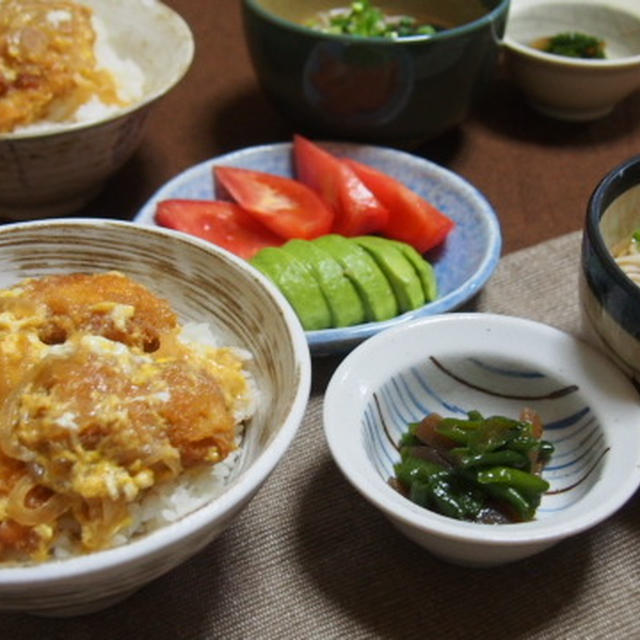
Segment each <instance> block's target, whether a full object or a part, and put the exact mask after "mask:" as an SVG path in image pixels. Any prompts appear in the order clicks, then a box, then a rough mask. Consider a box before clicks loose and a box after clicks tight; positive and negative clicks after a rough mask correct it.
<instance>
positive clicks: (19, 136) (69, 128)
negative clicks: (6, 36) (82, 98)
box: [0, 0, 195, 143]
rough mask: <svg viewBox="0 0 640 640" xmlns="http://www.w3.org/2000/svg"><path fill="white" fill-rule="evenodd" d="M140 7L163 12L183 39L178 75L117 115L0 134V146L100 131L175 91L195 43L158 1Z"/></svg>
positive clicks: (180, 21) (178, 17)
mask: <svg viewBox="0 0 640 640" xmlns="http://www.w3.org/2000/svg"><path fill="white" fill-rule="evenodd" d="M140 6H141V7H142V8H146V9H149V8H154V9H157V10H158V11H162V12H164V13H165V14H166V15H167V16H170V17H171V20H172V21H173V23H174V25H175V26H177V27H178V28H179V29H180V32H181V36H182V38H184V40H183V42H182V44H183V46H184V59H183V60H182V64H181V67H180V71H179V72H178V73H176V74H175V75H174V76H172V78H171V79H170V81H169V82H168V83H167V84H166V85H165V86H163V87H160V88H158V89H157V90H156V91H153V92H152V93H149V94H147V95H145V96H144V97H143V99H142V100H138V101H135V102H133V103H132V104H130V105H129V106H127V107H123V108H122V109H118V110H117V111H115V112H113V113H110V114H109V115H106V116H104V117H102V118H98V119H96V120H90V121H87V122H73V123H70V124H68V125H66V126H65V127H56V128H55V129H51V130H50V131H47V130H38V131H18V132H16V133H0V143H2V142H5V141H6V142H12V141H14V140H15V141H18V140H32V139H35V138H51V137H54V136H63V135H66V134H69V133H74V132H77V131H84V130H86V129H93V128H96V127H101V126H104V125H107V124H109V123H111V122H114V121H116V120H121V119H124V118H127V117H128V116H130V115H131V114H132V113H134V112H136V111H139V110H141V109H143V108H145V107H147V106H148V105H150V104H152V103H153V102H155V101H156V100H158V99H160V98H161V97H162V96H164V95H166V94H167V93H169V91H171V89H172V88H173V87H175V86H176V85H177V84H178V83H179V82H180V81H181V80H182V78H184V76H185V75H186V73H187V71H189V68H190V67H191V63H192V62H193V58H194V55H195V41H194V38H193V33H192V32H191V29H190V27H189V25H188V24H187V22H186V21H185V19H184V18H183V17H182V16H181V15H180V14H179V13H178V12H177V11H175V10H174V9H172V8H171V7H169V6H168V5H166V4H164V3H163V2H160V0H152V2H146V1H145V0H142V1H141V2H140Z"/></svg>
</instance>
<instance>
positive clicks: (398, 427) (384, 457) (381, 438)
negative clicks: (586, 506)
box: [363, 357, 607, 518]
mask: <svg viewBox="0 0 640 640" xmlns="http://www.w3.org/2000/svg"><path fill="white" fill-rule="evenodd" d="M446 369H448V370H450V369H453V370H455V376H456V378H458V379H457V380H456V379H454V378H452V376H448V375H447V373H446V372H443V371H442V370H441V369H440V368H438V367H437V366H436V365H435V364H434V363H433V362H432V361H431V360H430V359H429V358H424V359H423V361H422V362H421V364H420V365H418V366H412V367H410V368H408V369H406V370H404V371H400V372H398V373H396V374H395V375H394V376H392V377H391V378H390V379H389V380H387V381H386V382H385V384H384V385H382V386H381V387H380V388H379V389H377V390H376V392H375V394H374V396H375V397H372V398H371V399H370V401H369V405H368V406H367V410H366V412H365V418H364V424H363V438H364V440H365V447H366V451H367V454H368V455H369V457H370V459H371V461H372V463H373V465H374V466H375V468H376V470H377V472H378V473H379V475H380V476H381V477H382V478H383V479H384V480H385V481H387V480H388V479H389V478H390V477H391V476H392V475H393V465H394V463H395V462H396V461H398V460H399V453H398V450H397V443H398V440H399V439H400V436H401V435H402V433H404V432H405V431H406V430H407V427H408V424H409V423H410V422H415V421H417V420H420V419H421V418H422V417H423V416H424V415H426V414H428V413H431V412H438V413H441V414H442V415H459V414H461V413H462V414H465V413H466V412H467V411H469V410H472V409H477V408H478V407H477V406H475V405H474V404H473V403H474V402H480V401H482V402H485V403H487V404H488V405H490V406H491V407H492V410H491V413H492V414H494V415H507V416H510V417H517V414H518V413H519V409H517V408H516V404H515V403H514V401H513V400H510V399H509V398H502V397H499V396H498V395H496V396H491V394H488V393H486V392H483V391H482V390H478V389H476V388H473V387H486V388H490V389H491V390H492V391H493V392H495V393H496V394H504V395H506V396H508V395H509V394H512V395H514V396H518V395H527V393H528V392H529V391H530V389H531V385H532V384H534V385H535V388H536V392H537V393H538V394H539V395H543V396H544V395H545V394H548V395H550V396H552V394H553V392H554V391H557V389H558V388H560V387H562V386H566V385H564V384H560V383H559V382H558V380H557V379H555V378H554V377H553V376H550V375H547V374H545V373H544V372H532V371H530V370H527V369H526V368H525V367H524V366H518V365H517V364H513V363H504V362H501V361H498V360H495V361H494V360H493V359H491V358H477V357H474V358H465V359H463V360H459V361H454V362H452V363H446ZM487 396H491V397H488V398H487ZM470 402H471V403H472V404H469V403H470ZM520 404H522V403H520ZM527 406H530V407H531V408H532V409H534V410H536V411H538V413H539V414H540V415H541V417H542V419H543V423H544V424H545V433H544V438H545V439H546V440H549V441H551V442H552V443H553V444H554V446H555V453H554V455H553V456H552V458H551V461H550V463H549V464H548V465H547V467H546V469H545V470H544V473H543V476H544V477H545V479H546V480H547V481H548V482H549V483H550V485H551V488H550V493H549V494H548V495H545V496H544V497H543V499H542V503H541V505H540V507H539V509H538V514H537V517H538V518H544V517H545V515H546V514H551V513H558V512H561V511H564V510H566V509H570V508H571V506H572V505H574V504H576V503H578V502H579V501H580V499H581V497H582V496H583V495H584V494H585V493H586V492H587V491H588V489H589V487H590V486H591V485H592V484H593V483H594V482H595V481H596V480H597V478H598V475H599V472H600V470H601V469H602V466H603V465H604V464H605V463H606V455H605V454H606V451H607V442H606V439H605V437H604V432H603V429H602V427H601V425H600V424H599V422H598V419H597V417H596V416H595V415H594V413H593V412H592V411H591V409H590V407H589V406H588V404H587V402H586V399H585V398H583V397H582V396H581V394H580V393H579V389H576V391H575V392H573V393H570V394H568V395H564V396H561V397H553V396H552V397H550V398H544V399H542V400H536V402H534V403H533V406H532V405H531V403H527ZM520 408H522V407H520ZM514 411H515V412H516V413H514Z"/></svg>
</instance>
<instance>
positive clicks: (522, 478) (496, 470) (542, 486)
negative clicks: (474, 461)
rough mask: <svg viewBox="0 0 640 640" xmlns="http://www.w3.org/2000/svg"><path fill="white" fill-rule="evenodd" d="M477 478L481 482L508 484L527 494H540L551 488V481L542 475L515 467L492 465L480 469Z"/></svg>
mask: <svg viewBox="0 0 640 640" xmlns="http://www.w3.org/2000/svg"><path fill="white" fill-rule="evenodd" d="M476 480H477V481H478V482H479V483H480V484H504V485H508V486H510V487H513V488H514V489H517V490H518V491H520V492H521V493H526V494H536V493H538V494H540V493H544V492H545V491H547V490H548V489H549V483H548V482H547V481H546V480H544V479H543V478H541V477H540V476H537V475H535V474H533V473H528V472H527V471H522V470H521V469H514V468H513V467H491V468H490V469H484V470H482V471H478V473H477V475H476Z"/></svg>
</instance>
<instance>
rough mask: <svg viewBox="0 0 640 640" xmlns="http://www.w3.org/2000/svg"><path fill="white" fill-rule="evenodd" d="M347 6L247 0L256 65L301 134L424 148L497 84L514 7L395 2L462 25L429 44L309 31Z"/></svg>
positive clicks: (496, 2) (471, 1)
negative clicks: (315, 19)
mask: <svg viewBox="0 0 640 640" xmlns="http://www.w3.org/2000/svg"><path fill="white" fill-rule="evenodd" d="M350 1H351V0H346V1H345V2H343V3H342V2H341V1H340V0H304V1H303V2H292V1H291V0H243V15H244V25H245V33H246V38H247V42H248V45H249V50H250V53H251V57H252V60H253V64H254V66H255V69H256V73H257V75H258V78H259V80H260V83H261V85H262V87H263V89H264V91H265V92H266V93H267V95H268V96H269V97H270V98H271V99H272V100H273V101H274V102H275V104H276V106H277V107H278V108H279V109H280V110H281V111H282V112H283V113H284V114H285V116H287V117H288V118H289V119H290V120H291V121H292V122H293V123H294V124H295V126H296V127H298V128H299V129H300V130H303V131H307V132H313V133H317V134H322V135H328V136H332V137H336V138H351V139H361V140H368V141H374V142H375V141H377V142H389V143H412V142H420V141H424V140H427V139H429V138H433V137H435V136H437V135H439V134H441V133H444V132H445V131H447V130H449V129H451V128H453V127H455V126H456V125H457V124H459V123H460V122H461V121H462V120H463V119H464V118H465V116H466V115H467V113H468V111H469V109H470V108H471V107H472V105H473V104H474V102H475V100H476V99H477V98H478V97H479V96H480V95H481V94H482V92H483V91H484V90H485V89H486V88H487V85H488V83H489V81H490V80H491V78H492V76H493V73H494V71H495V67H496V62H497V56H498V51H499V48H500V40H501V38H502V35H503V33H504V29H505V23H506V19H507V13H508V9H509V0H405V1H404V2H398V3H396V2H394V3H393V6H394V10H395V9H396V5H397V7H398V9H399V10H401V11H402V12H403V13H410V10H411V8H412V7H415V13H414V15H417V14H419V13H420V12H423V13H427V14H428V15H430V16H433V21H434V22H438V23H440V24H457V25H458V26H453V27H451V28H447V29H445V30H443V31H439V32H438V33H436V34H435V35H432V36H412V37H409V38H402V39H396V40H390V39H386V38H362V37H354V36H341V35H329V34H325V33H320V32H318V31H315V30H313V29H311V28H309V27H306V26H304V23H305V20H306V19H308V18H309V17H310V16H311V15H313V14H314V13H315V12H317V11H321V10H326V9H328V8H332V7H336V6H348V5H349V4H350ZM373 4H374V5H377V4H378V3H376V2H375V1H374V2H373ZM387 4H388V3H387Z"/></svg>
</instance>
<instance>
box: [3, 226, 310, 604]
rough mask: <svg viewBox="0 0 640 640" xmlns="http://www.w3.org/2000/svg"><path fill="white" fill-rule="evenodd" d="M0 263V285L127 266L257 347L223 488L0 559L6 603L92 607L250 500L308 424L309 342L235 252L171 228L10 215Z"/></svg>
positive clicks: (195, 547) (177, 555) (198, 545)
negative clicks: (131, 523) (57, 552)
mask: <svg viewBox="0 0 640 640" xmlns="http://www.w3.org/2000/svg"><path fill="white" fill-rule="evenodd" d="M0 267H1V268H0V274H1V275H0V287H1V288H6V287H9V286H11V285H13V284H15V283H17V282H18V281H21V280H23V279H24V278H29V277H38V276H46V275H51V274H64V273H73V272H90V273H94V272H103V271H112V270H117V271H120V272H122V273H124V274H125V275H128V276H129V277H131V278H132V279H134V280H135V281H136V282H139V283H140V284H142V285H145V286H146V287H147V288H149V289H150V290H151V291H152V292H153V293H155V294H157V295H159V296H161V297H163V298H164V299H166V300H168V301H169V303H170V304H171V306H172V308H173V309H174V311H175V312H176V313H177V314H178V316H179V318H180V320H181V321H182V322H197V323H206V324H207V325H209V327H210V329H211V331H212V333H213V335H214V336H215V337H216V338H217V340H218V344H220V346H230V347H239V348H241V349H243V350H246V351H247V352H248V353H249V354H251V360H250V362H249V365H248V367H249V373H250V375H251V377H252V378H253V380H254V382H255V386H256V388H257V394H256V407H255V411H254V413H253V414H252V416H251V418H250V419H249V420H248V421H247V423H246V425H245V429H244V435H243V440H242V446H241V449H240V450H239V451H240V456H239V457H238V458H237V459H236V460H235V461H234V463H233V467H232V468H231V471H230V473H229V475H228V477H227V479H226V482H225V485H224V487H223V488H222V491H221V492H219V493H217V495H216V496H214V497H209V495H207V499H206V501H205V503H204V504H203V505H202V506H199V508H197V509H196V510H195V511H191V512H190V513H188V514H187V515H184V516H182V517H179V518H178V519H176V520H174V521H173V522H171V523H168V524H166V525H164V526H161V527H159V528H156V529H154V530H152V531H150V532H147V533H145V534H140V535H137V536H134V537H132V538H130V539H129V540H128V541H126V542H124V543H123V544H119V545H117V546H113V547H112V548H109V549H106V550H104V551H96V552H93V553H83V554H76V555H68V556H67V557H59V556H56V557H55V559H51V560H47V561H44V562H40V563H30V564H22V565H18V564H7V563H4V564H0V611H26V612H30V613H36V614H39V615H48V616H72V615H78V614H85V613H89V612H91V611H96V610H99V609H102V608H104V607H107V606H110V605H112V604H114V603H115V602H118V601H120V600H122V599H123V598H125V597H127V596H128V595H130V594H131V593H133V592H134V591H135V590H137V589H139V588H140V587H142V586H143V585H144V584H146V583H147V582H149V581H151V580H153V579H154V578H156V577H158V576H160V575H162V574H164V573H166V572H167V571H169V570H171V569H172V568H174V567H175V566H177V565H178V564H180V563H181V562H183V561H185V560H186V559H188V558H190V557H191V556H192V555H194V554H195V553H197V552H198V551H199V550H201V549H202V548H203V547H204V546H205V545H207V544H209V543H210V542H211V541H212V540H213V539H214V538H216V537H217V536H218V535H219V534H220V533H221V532H222V531H224V530H225V529H226V528H227V527H228V526H229V525H230V524H231V523H232V522H233V521H234V519H235V518H236V517H237V516H238V514H239V513H240V512H241V511H242V510H243V509H244V508H245V507H246V506H247V504H248V503H249V501H250V500H251V498H252V497H253V496H254V494H255V493H256V492H257V491H258V489H259V488H260V486H261V485H262V483H263V482H264V481H265V480H266V478H267V477H268V476H269V474H270V473H271V471H272V470H273V469H274V468H275V466H276V465H277V464H278V462H279V460H280V459H281V458H282V456H283V455H284V453H285V451H286V449H287V448H288V446H289V444H290V443H291V441H292V440H293V438H294V437H295V434H296V432H297V429H298V426H299V424H300V422H301V419H302V416H303V414H304V411H305V407H306V402H307V398H308V394H309V388H310V357H309V350H308V347H307V343H306V340H305V335H304V332H303V330H302V328H301V326H300V323H299V321H298V319H297V317H296V316H295V314H294V312H293V310H292V309H291V307H290V306H289V304H288V303H287V302H286V300H285V299H284V297H283V296H282V295H281V294H280V293H279V291H278V290H277V289H276V288H275V287H274V286H273V285H271V283H270V282H269V281H268V280H266V278H264V277H262V276H261V275H260V273H258V272H257V271H256V270H254V269H253V268H252V267H251V266H250V265H249V264H248V263H247V262H245V261H243V260H240V259H239V258H237V257H236V256H233V255H232V254H230V253H227V252H226V251H224V250H222V249H219V248H217V247H215V246H213V245H211V244H209V243H206V242H204V241H200V240H197V239H194V238H190V237H189V236H186V235H182V234H179V233H176V232H172V231H168V230H163V229H157V228H150V227H143V226H141V225H136V224H134V223H127V222H120V221H110V220H83V219H58V220H48V221H36V222H26V223H15V224H9V225H5V226H3V227H1V228H0ZM3 517H4V516H3ZM247 542H248V543H250V541H247ZM203 570H206V567H203ZM158 604H159V606H160V603H158Z"/></svg>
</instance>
